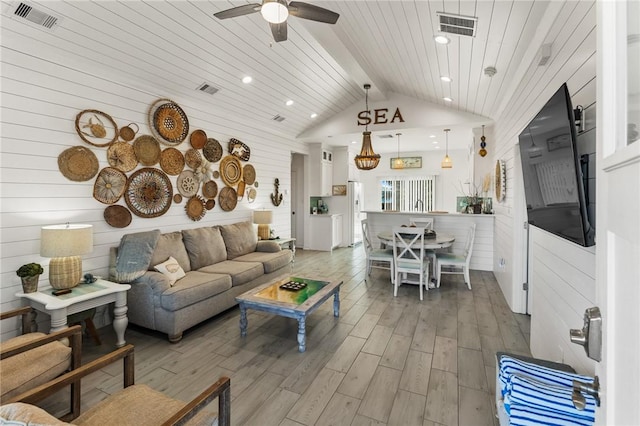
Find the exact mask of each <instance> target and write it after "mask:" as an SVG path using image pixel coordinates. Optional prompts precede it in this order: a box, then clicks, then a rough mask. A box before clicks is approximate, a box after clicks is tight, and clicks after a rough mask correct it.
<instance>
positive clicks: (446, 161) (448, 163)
mask: <svg viewBox="0 0 640 426" xmlns="http://www.w3.org/2000/svg"><path fill="white" fill-rule="evenodd" d="M450 130H451V129H444V135H445V139H446V153H445V156H444V159H443V160H442V163H441V164H440V166H441V167H442V168H443V169H450V168H452V167H453V163H452V162H451V158H449V131H450Z"/></svg>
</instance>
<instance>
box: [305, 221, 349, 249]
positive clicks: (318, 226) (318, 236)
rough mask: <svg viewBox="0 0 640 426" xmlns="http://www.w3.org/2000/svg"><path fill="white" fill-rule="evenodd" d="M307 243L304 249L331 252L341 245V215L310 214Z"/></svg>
mask: <svg viewBox="0 0 640 426" xmlns="http://www.w3.org/2000/svg"><path fill="white" fill-rule="evenodd" d="M309 216H310V217H311V226H310V227H309V228H310V229H309V238H308V241H309V243H308V244H307V243H306V242H305V249H306V248H308V249H309V250H320V251H331V250H333V249H334V248H335V247H338V246H339V245H340V244H341V243H342V213H332V214H330V213H323V214H310V215H309Z"/></svg>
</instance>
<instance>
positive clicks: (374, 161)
mask: <svg viewBox="0 0 640 426" xmlns="http://www.w3.org/2000/svg"><path fill="white" fill-rule="evenodd" d="M369 89H371V85H370V84H365V85H364V90H365V95H364V96H365V97H364V99H365V106H366V111H367V113H369ZM355 162H356V167H357V168H358V169H360V170H371V169H375V168H376V167H378V163H379V162H380V154H376V153H375V152H373V147H372V146H371V132H370V131H369V125H368V123H365V125H364V132H362V147H361V148H360V154H358V155H356V158H355Z"/></svg>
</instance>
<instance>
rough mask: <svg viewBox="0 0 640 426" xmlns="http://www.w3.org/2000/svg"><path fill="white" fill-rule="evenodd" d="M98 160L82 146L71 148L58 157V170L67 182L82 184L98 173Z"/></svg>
mask: <svg viewBox="0 0 640 426" xmlns="http://www.w3.org/2000/svg"><path fill="white" fill-rule="evenodd" d="M98 167H99V166H98V158H97V157H96V155H95V154H94V153H93V152H92V151H91V150H90V149H89V148H85V147H84V146H72V147H71V148H68V149H65V150H64V151H62V153H61V154H60V155H59V156H58V168H59V169H60V171H61V172H62V174H63V175H64V177H66V178H67V179H69V180H72V181H75V182H84V181H86V180H89V179H91V178H92V177H94V176H95V175H96V173H98Z"/></svg>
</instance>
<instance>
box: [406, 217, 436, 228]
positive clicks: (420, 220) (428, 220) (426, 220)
mask: <svg viewBox="0 0 640 426" xmlns="http://www.w3.org/2000/svg"><path fill="white" fill-rule="evenodd" d="M409 226H419V227H421V228H426V229H429V230H433V218H432V217H411V218H409Z"/></svg>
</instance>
